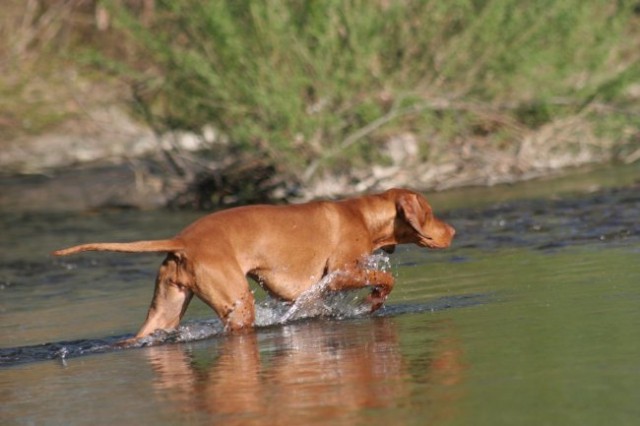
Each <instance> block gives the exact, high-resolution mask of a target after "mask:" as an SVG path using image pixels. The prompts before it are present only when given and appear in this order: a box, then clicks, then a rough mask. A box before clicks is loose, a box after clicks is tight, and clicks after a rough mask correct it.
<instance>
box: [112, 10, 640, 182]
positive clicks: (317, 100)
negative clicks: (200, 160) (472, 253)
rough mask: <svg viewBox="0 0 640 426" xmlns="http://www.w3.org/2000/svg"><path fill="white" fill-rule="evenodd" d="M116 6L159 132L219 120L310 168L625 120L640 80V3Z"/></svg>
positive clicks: (264, 150) (249, 144) (256, 147)
mask: <svg viewBox="0 0 640 426" xmlns="http://www.w3.org/2000/svg"><path fill="white" fill-rule="evenodd" d="M104 4H105V5H108V6H109V7H110V10H111V12H112V13H113V14H114V16H115V20H116V22H117V28H118V30H119V31H121V32H122V33H123V34H126V35H127V36H128V41H129V42H131V43H132V44H133V45H135V46H136V51H137V52H138V53H139V55H138V56H136V61H135V63H134V62H132V61H126V60H125V61H118V63H119V64H120V65H122V63H123V62H124V63H125V64H126V65H128V66H130V67H131V68H135V69H137V70H138V74H136V75H132V74H131V73H130V72H127V73H126V75H127V77H131V78H132V79H133V81H135V87H137V88H138V94H139V96H138V97H137V99H138V101H139V105H138V106H139V107H140V108H141V110H142V111H144V112H145V116H146V117H147V119H149V120H150V121H152V122H153V123H154V125H155V126H157V127H160V128H162V129H166V128H186V129H194V130H198V129H201V128H202V126H204V125H205V124H209V123H211V124H213V125H214V126H216V127H217V128H219V129H221V130H222V131H223V132H224V133H225V134H226V135H227V136H228V137H229V140H230V141H231V142H232V143H233V144H237V147H238V149H241V150H247V149H251V150H253V152H255V153H256V154H257V155H260V156H264V155H267V156H268V157H269V158H271V159H272V160H273V161H275V162H278V161H281V160H286V161H287V164H288V165H289V166H291V167H292V168H293V169H297V170H301V169H303V167H307V166H309V165H310V164H312V165H314V167H315V166H316V165H321V166H330V167H340V166H347V165H348V166H353V165H356V166H357V165H358V163H359V162H360V161H363V160H365V161H370V160H380V159H376V158H375V156H376V155H378V154H377V152H378V151H377V150H375V149H374V150H372V149H371V148H372V146H373V147H375V146H376V145H377V144H380V143H382V142H384V141H385V140H386V139H387V138H388V137H389V136H390V135H393V134H394V133H396V132H401V131H411V132H413V133H415V134H418V135H419V140H420V143H421V146H420V149H421V151H422V155H423V156H424V157H425V158H428V157H429V156H430V155H432V154H433V151H436V148H439V149H438V150H439V151H442V150H443V149H446V145H450V144H453V143H455V142H456V141H459V140H461V139H473V138H482V139H485V140H488V142H489V143H490V144H497V145H504V146H509V145H511V144H513V143H514V142H517V140H518V138H519V137H521V136H522V134H523V133H524V132H526V131H528V130H530V129H534V130H535V129H537V128H540V127H541V126H544V125H545V124H547V123H549V122H551V121H553V120H556V119H558V118H563V117H567V116H573V115H577V114H586V115H587V116H588V120H590V121H592V120H596V121H597V119H598V117H604V116H607V115H609V113H610V112H611V111H609V110H607V111H605V110H606V109H607V108H624V107H626V106H627V104H629V103H631V100H630V99H629V92H628V90H629V88H630V86H631V84H632V83H636V84H637V82H638V81H640V66H639V65H638V64H639V61H638V59H639V57H638V56H639V55H638V52H639V51H640V49H639V47H640V44H639V43H638V38H639V36H640V34H638V33H635V34H634V33H632V32H631V31H632V29H633V25H636V26H637V25H638V23H639V21H640V20H639V19H638V18H637V17H635V16H634V13H633V5H634V2H631V1H624V0H623V1H619V2H615V3H614V2H610V1H595V0H590V1H583V0H568V1H563V2H558V1H554V0H537V1H534V2H528V3H527V2H525V3H523V2H519V1H515V0H485V1H470V0H456V1H447V2H443V1H438V0H431V1H428V0H427V1H419V0H413V1H412V0H408V1H397V2H395V1H391V2H389V1H364V0H363V1H347V2H344V1H312V0H309V1H297V0H295V1H293V0H275V1H269V2H262V1H242V2H238V1H233V0H229V1H196V0H184V1H178V2H176V1H170V0H159V1H157V2H156V9H155V14H154V17H153V19H152V20H150V21H149V22H147V23H146V24H143V23H142V22H141V20H140V19H138V18H137V16H136V15H135V14H134V13H132V12H131V11H129V10H126V9H123V8H119V7H116V5H117V4H120V2H105V3H104ZM142 58H143V59H142ZM112 59H113V58H112ZM115 59H116V60H118V59H119V58H115ZM102 63H103V64H104V63H105V62H102ZM120 68H122V67H120ZM593 105H599V106H603V105H605V107H599V108H591V106H593ZM635 114H637V111H635ZM637 119H638V117H637V115H635V116H629V117H627V123H628V122H629V121H632V120H636V124H637ZM610 121H611V120H610V119H605V120H604V122H605V123H607V122H610ZM618 121H619V120H618ZM628 124H629V123H628ZM605 127H606V128H608V129H611V128H612V126H611V125H610V124H605ZM623 127H624V126H623ZM608 136H611V135H608ZM617 136H619V135H617ZM438 144H439V146H438ZM442 145H444V146H445V148H442V147H441V146H442ZM308 170H309V169H308Z"/></svg>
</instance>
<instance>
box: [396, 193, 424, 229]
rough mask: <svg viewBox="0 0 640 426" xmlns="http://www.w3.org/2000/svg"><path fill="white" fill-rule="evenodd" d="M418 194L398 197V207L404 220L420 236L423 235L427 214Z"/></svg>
mask: <svg viewBox="0 0 640 426" xmlns="http://www.w3.org/2000/svg"><path fill="white" fill-rule="evenodd" d="M418 197H419V195H417V194H411V193H409V194H402V195H401V196H400V197H398V200H397V202H396V207H397V209H398V212H399V213H401V214H402V217H404V220H405V221H406V222H407V223H408V224H409V226H411V228H413V230H414V231H416V232H417V233H418V235H422V234H423V230H422V225H423V224H424V222H425V221H426V218H427V213H428V212H426V211H425V209H424V207H423V206H422V204H421V203H420V200H419V199H418Z"/></svg>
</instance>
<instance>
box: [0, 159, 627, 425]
mask: <svg viewBox="0 0 640 426" xmlns="http://www.w3.org/2000/svg"><path fill="white" fill-rule="evenodd" d="M639 177H640V166H639V165H638V164H636V165H631V166H626V167H611V168H606V169H600V170H595V171H590V172H581V173H578V174H575V175H573V176H570V177H568V178H562V179H547V180H537V181H532V182H528V183H524V184H518V185H511V186H500V187H494V188H467V189H461V190H454V191H448V192H444V193H438V194H432V195H431V196H429V199H430V200H431V202H432V204H433V206H434V209H435V211H436V212H442V214H441V215H440V216H442V218H443V219H446V220H447V221H449V222H450V223H452V224H453V225H454V226H455V228H456V229H457V235H456V238H455V242H454V245H453V246H452V247H451V248H450V249H447V250H443V251H429V250H425V249H419V248H417V247H409V246H405V247H401V248H399V249H398V250H397V251H396V253H394V254H393V255H391V256H390V257H389V258H386V257H384V256H382V255H378V256H377V257H376V258H375V260H376V261H378V262H380V263H381V264H385V265H387V264H388V267H390V268H391V271H392V272H393V273H394V274H395V275H396V279H397V284H396V287H395V289H394V291H393V293H392V294H391V296H390V298H389V300H388V301H387V303H386V305H385V307H384V308H383V309H382V310H381V311H379V312H378V313H377V314H375V315H373V316H372V315H367V314H361V313H359V311H358V309H357V306H358V302H359V301H360V300H361V299H362V297H364V296H363V295H362V294H357V293H355V294H347V295H342V296H340V297H335V298H333V299H331V300H326V301H324V305H323V309H316V311H314V312H315V314H314V316H313V317H312V318H304V316H305V315H301V314H298V313H297V311H296V313H295V315H294V314H292V312H291V307H289V306H284V305H282V304H278V303H275V302H273V301H269V300H268V299H265V298H264V297H262V298H261V301H260V306H259V308H260V309H259V313H258V322H259V324H260V326H259V327H258V328H257V329H256V330H255V332H252V333H247V334H242V335H237V336H234V335H226V334H224V333H223V332H221V330H220V324H219V322H218V321H217V320H216V319H215V318H214V315H213V313H212V312H211V311H210V310H209V309H208V308H207V307H206V306H204V305H203V304H202V303H200V302H196V301H194V302H193V303H192V305H191V307H190V310H189V312H188V314H187V317H186V321H185V325H184V326H182V327H181V328H180V329H179V330H178V331H176V332H173V333H165V334H159V335H156V336H154V337H153V338H152V339H151V340H150V341H148V342H147V344H149V346H144V347H138V348H132V349H114V348H113V347H112V346H111V344H112V343H114V342H115V341H117V340H118V339H120V338H122V337H127V336H130V335H131V334H132V333H134V332H135V331H136V330H137V328H138V327H139V325H140V324H141V322H142V320H143V319H144V315H145V313H146V310H147V307H148V303H149V301H150V299H151V295H152V292H153V280H154V277H155V272H156V270H157V267H158V265H159V263H160V262H161V260H162V257H161V256H158V255H153V254H151V255H149V254H139V255H127V254H113V253H112V254H109V253H87V254H83V255H79V256H74V257H70V258H62V259H54V258H52V257H50V256H49V252H50V251H52V250H54V249H56V248H61V247H65V246H68V245H72V244H76V243H80V242H89V241H99V240H108V241H127V240H138V239H152V238H164V237H167V236H171V235H173V234H174V233H176V232H177V231H179V230H180V229H182V228H183V227H184V226H185V225H186V224H188V223H190V222H191V221H192V220H194V219H195V218H196V217H199V216H201V215H202V213H201V212H189V211H187V212H185V211H181V212H170V211H144V212H143V211H126V210H124V211H117V210H116V211H102V212H91V213H73V214H70V213H66V214H65V213H61V212H57V213H24V212H23V213H11V212H2V213H0V220H1V226H2V228H1V232H2V239H1V240H0V250H1V251H2V258H1V260H0V401H1V404H0V424H20V425H31V424H65V425H84V424H137V425H173V424H196V425H200V424H203V425H204V424H218V423H221V424H222V423H224V424H231V425H234V424H238V425H240V424H242V425H245V424H247V425H277V424H305V425H306V424H336V425H339V424H345V425H352V424H367V425H378V424H379V425H383V424H384V425H387V424H394V425H396V424H399V425H402V424H408V425H417V424H420V425H423V424H424V425H426V424H439V425H440V424H441V425H471V424H472V425H496V424H505V425H506V424H509V425H511V424H522V425H529V424H530V425H540V424H562V425H573V424H575V425H601V424H616V425H624V424H637V422H638V419H640V404H638V401H640V386H638V383H640V338H639V337H640V220H639V217H640V181H639V180H638V178H639ZM298 308H300V307H298ZM302 308H304V309H302ZM302 308H301V309H298V311H305V310H306V309H307V308H308V307H306V306H304V307H302ZM315 308H317V306H316V307H315ZM309 309H310V311H307V312H311V311H313V309H312V308H309ZM302 313H304V312H302Z"/></svg>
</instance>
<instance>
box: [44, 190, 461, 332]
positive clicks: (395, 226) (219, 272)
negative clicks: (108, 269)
mask: <svg viewBox="0 0 640 426" xmlns="http://www.w3.org/2000/svg"><path fill="white" fill-rule="evenodd" d="M454 234H455V230H454V229H453V228H452V227H451V226H449V225H448V224H446V223H444V222H442V221H440V220H439V219H437V218H436V217H435V216H434V215H433V212H432V211H431V206H429V203H427V200H426V199H425V198H424V197H423V196H421V195H420V194H417V193H415V192H412V191H408V190H404V189H391V190H388V191H386V192H383V193H381V194H375V195H369V196H363V197H359V198H354V199H348V200H343V201H336V202H330V201H318V202H310V203H305V204H298V205H290V206H265V205H258V206H247V207H238V208H233V209H229V210H224V211H221V212H217V213H212V214H210V215H208V216H205V217H203V218H201V219H199V220H197V221H196V222H194V223H193V224H191V225H190V226H188V227H187V228H186V229H184V230H183V231H182V232H181V233H180V234H178V235H177V236H176V237H174V238H172V239H169V240H156V241H138V242H132V243H93V244H83V245H79V246H75V247H71V248H67V249H64V250H58V251H55V252H54V253H53V254H54V255H56V256H65V255H68V254H73V253H78V252H82V251H88V250H99V251H119V252H129V253H137V252H168V255H167V257H166V259H165V260H164V262H163V263H162V266H161V267H160V271H159V272H158V277H157V279H156V288H155V293H154V296H153V300H152V301H151V306H150V308H149V313H148V314H147V319H146V321H145V322H144V324H143V325H142V327H141V328H140V331H138V333H137V335H136V338H138V337H143V336H147V335H149V334H151V333H153V332H154V331H155V330H156V329H172V328H175V327H177V326H178V324H179V323H180V319H181V318H182V316H183V315H184V313H185V311H186V309H187V306H188V305H189V302H190V301H191V298H192V297H193V295H194V294H195V295H196V296H198V297H199V298H200V299H202V300H203V301H204V302H205V303H206V304H207V305H209V306H211V308H213V310H214V311H216V313H217V314H218V315H219V316H220V318H221V319H222V321H223V323H224V324H225V327H226V328H227V329H230V330H238V329H242V328H244V327H252V326H253V323H254V315H255V313H254V298H253V294H252V293H251V291H250V289H249V285H248V283H247V280H246V276H249V277H251V278H253V279H255V280H256V281H257V282H258V283H260V285H261V286H262V287H263V288H265V289H266V290H267V291H268V292H269V293H270V294H272V295H274V296H276V297H279V298H281V299H285V300H290V301H293V300H295V299H296V298H297V297H298V296H300V295H301V294H302V293H303V292H304V291H305V290H307V289H309V288H310V287H312V286H313V285H314V284H316V283H318V282H319V281H320V280H321V279H322V278H323V277H325V276H326V275H328V274H332V277H331V279H330V283H329V285H328V287H329V290H332V291H339V290H344V289H354V288H363V287H371V288H372V293H371V296H370V301H371V304H372V306H371V308H372V311H374V310H376V309H378V308H379V307H380V306H382V303H383V302H384V300H385V299H386V297H387V296H388V295H389V293H390V292H391V289H392V288H393V284H394V279H393V277H392V276H391V275H390V274H389V273H386V272H382V271H378V270H372V269H367V268H366V267H365V266H364V264H363V260H364V258H365V257H366V256H367V255H369V254H370V253H372V252H373V251H374V250H377V249H379V248H382V249H384V250H386V251H388V252H391V251H392V250H393V248H394V247H395V245H396V244H406V243H414V244H417V245H419V246H421V247H429V248H446V247H448V246H449V245H450V244H451V239H452V238H453V235H454Z"/></svg>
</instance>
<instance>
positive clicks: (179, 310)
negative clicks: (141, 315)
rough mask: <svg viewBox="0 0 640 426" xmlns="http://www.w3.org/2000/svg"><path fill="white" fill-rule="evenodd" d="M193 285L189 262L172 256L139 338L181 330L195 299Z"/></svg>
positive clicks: (162, 272)
mask: <svg viewBox="0 0 640 426" xmlns="http://www.w3.org/2000/svg"><path fill="white" fill-rule="evenodd" d="M192 284H193V274H192V273H191V272H190V271H189V263H188V262H187V260H186V259H185V258H184V256H183V255H181V254H173V253H170V254H169V255H168V256H167V257H166V259H165V260H164V262H163V263H162V266H160V270H159V271H158V277H157V278H156V287H155V291H154V294H153V299H152V300H151V306H150V307H149V312H148V313H147V319H146V320H145V322H144V324H142V327H140V331H138V333H137V334H136V338H140V337H144V336H147V335H149V334H151V333H153V332H154V331H155V330H158V329H161V330H170V329H174V328H176V327H178V325H179V324H180V320H181V319H182V317H183V316H184V313H185V312H186V310H187V307H188V306H189V302H190V301H191V298H192V297H193V291H192V289H191V286H192Z"/></svg>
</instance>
